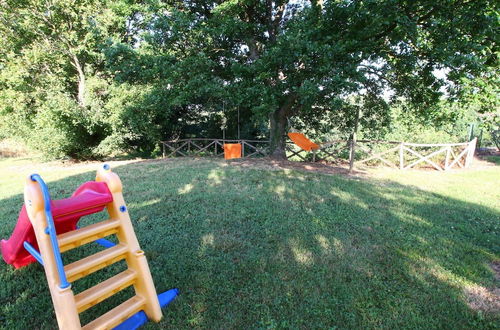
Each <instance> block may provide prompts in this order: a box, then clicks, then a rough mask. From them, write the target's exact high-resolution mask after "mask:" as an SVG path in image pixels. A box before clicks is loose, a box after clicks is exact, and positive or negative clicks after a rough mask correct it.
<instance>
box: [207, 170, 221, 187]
mask: <svg viewBox="0 0 500 330" xmlns="http://www.w3.org/2000/svg"><path fill="white" fill-rule="evenodd" d="M221 174H222V172H220V171H218V170H211V171H210V173H209V174H208V176H207V178H208V179H209V180H210V181H211V182H210V185H211V186H217V185H220V184H222V179H223V176H222V175H221Z"/></svg>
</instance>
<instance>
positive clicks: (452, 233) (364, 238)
mask: <svg viewBox="0 0 500 330" xmlns="http://www.w3.org/2000/svg"><path fill="white" fill-rule="evenodd" d="M110 164H111V166H112V169H113V171H115V172H116V173H118V174H119V175H120V177H121V179H122V182H123V185H124V196H125V200H126V201H127V203H128V208H129V212H130V215H131V217H132V220H133V223H134V225H135V229H136V233H137V236H138V238H139V241H140V243H141V246H142V248H143V249H144V250H145V251H146V254H147V257H148V261H149V265H150V268H151V272H152V275H153V278H154V280H155V285H156V288H157V291H158V292H162V291H166V290H168V289H170V288H173V287H177V288H179V290H180V296H179V297H178V298H177V299H176V300H175V301H174V302H173V303H172V304H171V305H170V306H169V307H168V308H166V309H165V310H164V319H163V320H162V322H161V323H160V324H155V323H149V324H148V325H147V326H146V327H145V328H147V329H157V328H172V329H182V328H184V329H189V328H206V329H256V328H259V329H275V328H276V329H295V328H302V329H309V328H318V329H319V328H321V329H324V328H332V329H333V328H341V329H346V328H387V329H399V328H406V329H410V328H411V329H430V328H448V329H471V328H491V329H493V328H499V327H500V311H499V309H500V301H499V299H498V297H499V296H498V294H499V291H500V289H499V287H500V275H499V274H496V273H495V272H494V270H493V269H492V267H493V268H495V267H496V268H497V269H500V166H498V165H496V166H494V165H491V166H489V167H483V168H481V169H475V170H464V171H451V172H449V173H438V172H434V171H408V172H402V171H394V170H392V171H391V170H385V169H380V170H375V171H372V172H370V173H369V174H367V175H363V176H357V177H347V176H342V175H324V174H318V173H308V172H302V171H292V170H269V169H258V168H252V167H251V166H250V167H249V166H246V167H243V166H239V165H238V162H233V163H226V162H224V161H223V160H211V159H175V160H166V161H137V162H110ZM492 164H493V162H492ZM98 165H99V163H83V164H75V165H64V164H60V163H45V164H44V163H38V162H36V161H35V160H34V159H21V158H17V159H3V160H0V215H1V216H0V237H1V238H8V237H9V236H10V234H11V232H12V230H13V228H14V226H15V223H16V220H17V215H18V212H19V209H20V208H21V205H22V203H23V198H22V191H23V183H24V178H25V177H26V176H27V175H28V174H31V173H34V172H37V173H39V174H41V175H42V177H43V178H44V179H45V180H46V181H47V183H48V184H49V188H50V192H51V194H52V197H53V198H54V199H59V198H64V197H67V196H69V195H70V194H71V193H72V192H73V191H74V190H75V189H76V188H77V186H78V185H80V184H81V183H83V182H85V181H88V180H92V179H93V178H94V175H95V169H96V168H97V166H98ZM104 218H105V214H100V215H97V216H92V217H90V218H88V219H84V220H82V221H83V222H82V225H85V224H86V223H91V222H92V221H95V220H96V219H104ZM100 249H102V248H101V247H99V246H98V245H96V244H88V245H86V246H84V247H82V248H80V249H78V250H74V251H70V252H67V253H65V254H64V255H63V258H64V260H65V263H69V262H71V261H74V260H77V259H79V258H81V257H83V256H85V255H88V254H91V253H93V252H95V251H97V250H100ZM120 270H123V265H122V264H118V265H116V266H114V267H110V268H109V269H106V270H102V271H99V272H97V273H95V274H93V275H92V276H89V277H87V278H85V279H82V280H79V281H76V282H75V283H73V288H74V289H75V290H76V291H81V290H83V289H85V288H87V287H89V286H91V285H92V284H95V283H96V282H98V281H102V280H104V279H106V278H108V277H110V276H112V275H113V274H114V273H116V272H118V271H120ZM131 294H132V291H131V290H130V289H129V290H125V291H123V292H122V294H121V295H120V296H116V297H113V298H111V299H108V300H107V301H106V302H104V303H102V304H100V305H99V306H96V307H93V308H91V309H90V310H89V311H87V312H85V313H83V315H82V320H83V321H84V322H88V321H89V320H91V319H92V318H94V317H95V316H96V315H99V314H101V313H103V312H104V311H106V310H107V309H109V308H111V307H112V306H113V304H116V303H117V302H118V300H120V299H122V300H123V299H125V298H126V297H125V296H127V295H131ZM55 327H56V321H55V316H54V312H53V307H52V303H51V299H50V294H49V292H48V288H47V284H46V280H45V275H44V272H43V269H42V267H41V266H40V265H38V264H32V265H30V266H28V267H25V268H23V269H19V270H14V269H13V268H12V267H11V266H9V265H6V264H4V263H1V264H0V328H2V329H53V328H55Z"/></svg>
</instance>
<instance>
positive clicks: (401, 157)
mask: <svg viewBox="0 0 500 330" xmlns="http://www.w3.org/2000/svg"><path fill="white" fill-rule="evenodd" d="M403 145H404V142H401V144H400V145H399V169H400V170H402V169H404V168H405V158H404V155H405V154H404V153H405V151H404V149H403Z"/></svg>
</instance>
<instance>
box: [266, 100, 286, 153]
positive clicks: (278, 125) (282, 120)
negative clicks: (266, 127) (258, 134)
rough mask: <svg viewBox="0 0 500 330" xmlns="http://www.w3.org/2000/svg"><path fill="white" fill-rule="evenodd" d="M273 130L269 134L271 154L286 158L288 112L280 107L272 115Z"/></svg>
mask: <svg viewBox="0 0 500 330" xmlns="http://www.w3.org/2000/svg"><path fill="white" fill-rule="evenodd" d="M269 119H270V123H271V125H270V126H271V131H270V134H269V142H270V143H269V144H270V145H269V147H270V150H269V155H270V156H271V158H274V159H282V160H283V159H286V152H285V143H286V138H285V134H286V131H285V130H286V113H285V111H284V109H283V108H280V109H278V110H276V111H274V112H272V113H271V115H270V118H269Z"/></svg>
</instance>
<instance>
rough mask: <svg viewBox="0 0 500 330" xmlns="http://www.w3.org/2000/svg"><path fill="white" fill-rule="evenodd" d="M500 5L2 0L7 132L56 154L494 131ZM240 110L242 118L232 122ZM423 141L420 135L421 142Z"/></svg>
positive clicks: (1, 83) (2, 110) (1, 100)
mask: <svg viewBox="0 0 500 330" xmlns="http://www.w3.org/2000/svg"><path fill="white" fill-rule="evenodd" d="M498 13H499V12H498V2H497V1H488V0H476V1H458V0H434V1H410V0H408V1H402V0H389V1H378V0H368V1H347V0H338V1H279V0H277V1H270V0H260V1H259V0H229V1H156V0H151V1H132V0H117V1H93V0H59V1H56V0H53V1H34V0H14V1H12V0H1V1H0V34H1V38H0V49H1V51H0V118H1V120H0V138H14V139H17V140H21V141H23V142H25V143H26V144H28V145H29V146H30V147H31V148H33V149H36V150H39V151H41V152H42V153H44V154H45V155H46V156H49V157H67V156H69V157H74V158H94V157H102V156H108V155H112V154H116V153H120V152H131V151H132V152H141V153H145V154H152V153H154V152H155V148H156V147H157V142H158V141H159V140H160V139H171V138H175V137H186V136H196V137H213V138H215V137H222V128H225V130H224V132H225V135H226V137H229V138H235V137H236V134H237V133H236V132H237V130H238V125H239V127H240V129H239V131H240V136H241V138H262V139H269V140H270V141H271V152H272V153H273V155H274V156H275V157H283V155H284V141H285V133H286V130H287V127H288V125H289V122H292V123H293V125H294V126H295V127H296V128H300V129H302V130H304V131H306V132H308V133H309V134H311V136H313V137H314V138H316V139H324V138H329V137H334V136H335V137H346V136H348V135H349V134H350V133H351V132H352V128H353V123H354V120H355V117H356V113H357V112H358V110H359V111H360V112H361V114H362V116H361V120H360V124H361V131H362V134H363V135H364V136H365V137H376V138H391V139H406V140H409V139H413V140H415V139H421V140H422V139H424V140H428V141H429V142H433V141H431V140H433V139H434V140H441V142H443V141H442V139H448V140H450V139H463V138H464V137H465V134H466V132H465V128H466V124H467V123H470V122H479V123H480V124H481V125H482V126H483V127H484V129H485V131H492V130H495V129H498V123H499V102H500V101H499V97H498V86H499V72H498V46H497V38H498V35H499V33H498V32H499V24H498V21H499V15H498ZM238 118H239V122H238ZM422 142H423V141H422Z"/></svg>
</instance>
